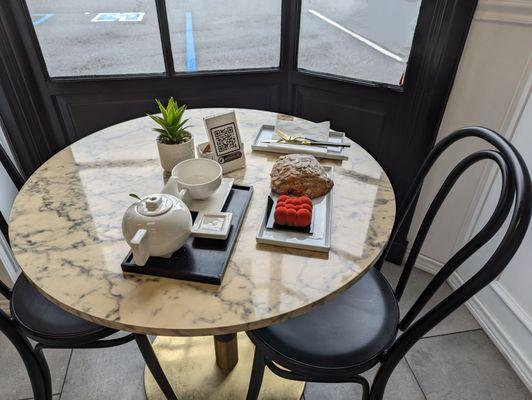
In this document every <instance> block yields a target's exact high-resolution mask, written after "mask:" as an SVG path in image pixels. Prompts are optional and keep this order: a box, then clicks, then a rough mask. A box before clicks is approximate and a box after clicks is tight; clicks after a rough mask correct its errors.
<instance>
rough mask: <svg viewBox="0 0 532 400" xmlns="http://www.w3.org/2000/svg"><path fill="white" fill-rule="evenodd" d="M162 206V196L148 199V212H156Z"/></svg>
mask: <svg viewBox="0 0 532 400" xmlns="http://www.w3.org/2000/svg"><path fill="white" fill-rule="evenodd" d="M160 204H161V197H160V196H150V197H148V198H147V199H146V208H147V209H148V211H155V210H157V208H158V207H159V205H160Z"/></svg>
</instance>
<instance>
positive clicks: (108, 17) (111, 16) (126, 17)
mask: <svg viewBox="0 0 532 400" xmlns="http://www.w3.org/2000/svg"><path fill="white" fill-rule="evenodd" d="M144 14H145V13H143V12H122V13H99V14H98V15H96V16H95V17H94V18H93V19H92V20H91V22H140V21H142V19H143V18H144Z"/></svg>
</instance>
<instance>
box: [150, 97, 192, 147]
mask: <svg viewBox="0 0 532 400" xmlns="http://www.w3.org/2000/svg"><path fill="white" fill-rule="evenodd" d="M155 102H156V103H157V106H158V107H159V111H160V112H161V116H159V115H149V117H150V118H151V119H152V120H153V121H154V122H155V123H156V124H157V125H159V126H160V128H153V130H154V131H156V132H158V133H159V136H158V138H157V140H158V141H159V142H161V143H165V144H177V143H182V142H184V141H185V140H187V139H188V137H189V135H188V134H187V131H186V130H187V128H189V127H190V125H186V123H187V122H188V118H187V119H183V117H184V115H185V111H186V109H187V107H186V105H184V104H183V105H181V106H179V105H178V104H177V102H176V101H175V100H174V98H173V97H170V99H169V100H168V103H167V105H166V107H165V106H164V104H163V103H162V102H161V101H160V100H158V99H156V100H155Z"/></svg>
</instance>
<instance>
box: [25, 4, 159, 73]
mask: <svg viewBox="0 0 532 400" xmlns="http://www.w3.org/2000/svg"><path fill="white" fill-rule="evenodd" d="M27 5H28V8H29V11H30V15H31V19H32V22H33V26H34V28H35V31H36V33H37V37H38V39H39V43H40V46H41V49H42V52H43V55H44V59H45V62H46V66H47V69H48V73H49V74H50V76H52V77H58V76H84V75H116V74H138V73H162V72H164V61H163V55H162V47H161V39H160V35H159V25H158V20H157V11H156V8H155V2H154V1H153V0H121V1H119V2H117V1H115V2H111V3H109V2H106V1H96V0H91V1H88V2H78V1H70V0H57V1H39V0H27Z"/></svg>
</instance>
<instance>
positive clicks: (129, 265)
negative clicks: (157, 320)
mask: <svg viewBox="0 0 532 400" xmlns="http://www.w3.org/2000/svg"><path fill="white" fill-rule="evenodd" d="M252 194H253V187H252V186H240V185H233V187H232V188H231V192H230V193H229V196H228V197H227V200H226V201H225V204H224V206H223V208H222V211H224V212H230V213H233V218H232V219H231V228H230V230H229V236H228V237H227V239H226V240H219V239H206V238H196V237H193V236H190V237H189V238H188V239H187V241H186V242H185V244H184V245H183V247H181V248H180V249H179V250H177V251H176V252H175V253H174V254H172V257H170V258H162V257H150V258H149V259H148V261H147V262H146V265H145V266H143V267H139V266H138V265H137V264H135V262H134V261H133V254H132V253H131V252H129V253H128V255H127V256H126V258H125V259H124V261H122V264H121V265H122V271H124V272H132V273H137V274H143V275H155V276H163V277H166V278H174V279H182V280H185V281H194V282H201V283H209V284H213V285H220V284H221V283H222V278H223V276H224V273H225V269H226V267H227V263H228V262H229V257H230V256H231V252H232V251H233V248H234V247H235V242H236V239H237V236H238V232H239V231H240V227H241V226H242V221H243V220H244V215H245V214H246V210H247V208H248V205H249V202H250V200H251V195H252ZM191 214H192V219H193V220H195V219H196V216H197V213H196V212H192V213H191Z"/></svg>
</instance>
